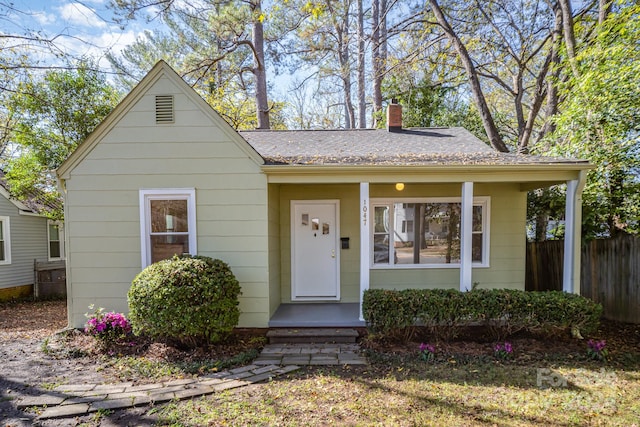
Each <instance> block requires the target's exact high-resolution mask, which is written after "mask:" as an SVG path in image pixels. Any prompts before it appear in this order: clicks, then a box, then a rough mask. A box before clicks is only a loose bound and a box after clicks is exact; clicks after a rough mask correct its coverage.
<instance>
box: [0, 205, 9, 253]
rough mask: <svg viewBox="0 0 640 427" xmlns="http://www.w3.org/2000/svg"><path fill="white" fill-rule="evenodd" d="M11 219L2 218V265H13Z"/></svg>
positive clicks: (0, 248)
mask: <svg viewBox="0 0 640 427" xmlns="http://www.w3.org/2000/svg"><path fill="white" fill-rule="evenodd" d="M9 229H10V227H9V217H8V216H0V265H1V264H11V238H10V232H9Z"/></svg>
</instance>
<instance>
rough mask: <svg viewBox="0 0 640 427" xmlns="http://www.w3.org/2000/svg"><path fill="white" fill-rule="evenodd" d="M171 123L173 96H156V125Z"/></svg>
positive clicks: (172, 118) (172, 119)
mask: <svg viewBox="0 0 640 427" xmlns="http://www.w3.org/2000/svg"><path fill="white" fill-rule="evenodd" d="M173 121H174V117H173V95H156V123H173Z"/></svg>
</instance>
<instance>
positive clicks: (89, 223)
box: [65, 77, 269, 327]
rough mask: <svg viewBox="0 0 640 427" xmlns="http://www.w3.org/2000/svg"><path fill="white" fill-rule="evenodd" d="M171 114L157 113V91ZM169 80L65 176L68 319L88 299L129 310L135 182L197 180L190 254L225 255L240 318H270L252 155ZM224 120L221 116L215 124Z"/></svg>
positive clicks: (134, 263) (260, 201)
mask: <svg viewBox="0 0 640 427" xmlns="http://www.w3.org/2000/svg"><path fill="white" fill-rule="evenodd" d="M160 94H162V95H167V94H171V95H174V105H175V122H174V123H173V124H156V123H155V98H154V96H155V95H160ZM219 126H220V124H219V122H216V121H214V120H212V119H211V118H210V117H209V116H208V115H207V114H205V112H203V111H202V109H201V106H200V105H199V104H197V103H195V102H193V100H192V99H191V98H190V97H189V96H187V95H186V94H185V93H184V92H183V89H182V88H179V87H178V86H176V85H175V84H174V82H173V80H171V79H169V78H167V77H161V78H160V79H158V80H157V81H156V82H155V83H154V85H153V86H151V87H150V89H149V90H148V91H147V92H146V93H145V94H144V95H143V96H142V97H141V98H140V99H139V100H138V101H137V102H136V103H135V104H133V105H132V106H131V109H130V110H129V111H128V113H127V114H126V115H125V116H123V118H122V119H121V120H120V121H119V122H118V123H116V124H115V125H114V127H112V128H111V130H110V131H109V132H108V133H107V134H106V135H104V136H103V138H102V139H101V140H100V141H99V142H98V144H97V145H96V146H95V147H94V148H93V149H92V150H91V151H90V152H89V153H88V154H87V155H86V157H85V158H84V159H83V160H82V161H81V162H80V163H79V164H78V165H77V166H76V167H75V168H74V169H73V170H72V171H71V173H70V176H69V178H68V179H67V180H66V189H67V197H66V208H65V209H66V217H67V228H66V232H67V239H68V242H67V254H68V258H67V263H68V265H69V268H68V280H69V282H70V285H69V286H70V289H69V291H70V292H69V298H70V308H71V310H70V324H71V326H74V327H81V326H82V325H83V324H84V322H85V320H86V319H85V317H84V313H85V312H86V311H87V307H88V306H89V305H90V304H95V305H96V306H100V307H104V308H105V309H107V310H115V311H120V312H125V313H126V312H127V311H128V306H127V292H128V290H129V288H130V285H131V281H132V280H133V278H134V277H135V275H136V274H138V273H139V272H140V270H141V253H140V251H141V247H140V219H139V218H140V213H139V212H140V211H139V209H140V207H139V190H140V189H150V188H195V190H196V228H197V244H198V249H197V251H198V254H199V255H205V256H210V257H214V258H220V259H221V260H223V261H225V262H227V263H228V264H229V265H230V267H231V269H232V271H233V272H234V274H235V275H236V277H237V278H238V280H239V281H240V284H241V287H242V296H241V298H240V310H241V316H240V323H239V326H240V327H246V326H251V327H256V326H266V325H267V322H268V318H269V287H268V280H269V272H268V270H269V254H268V249H267V248H268V223H267V188H266V187H267V184H266V177H265V176H264V175H263V173H262V172H261V170H260V167H259V165H258V164H257V163H256V162H255V161H254V160H253V159H252V158H250V157H249V156H248V155H247V154H246V152H245V151H244V150H242V149H241V148H240V147H239V146H238V145H237V143H236V142H235V141H234V140H233V138H232V137H231V136H230V135H229V133H228V132H229V131H228V130H227V131H225V130H223V129H222V128H221V127H219ZM222 126H224V125H222Z"/></svg>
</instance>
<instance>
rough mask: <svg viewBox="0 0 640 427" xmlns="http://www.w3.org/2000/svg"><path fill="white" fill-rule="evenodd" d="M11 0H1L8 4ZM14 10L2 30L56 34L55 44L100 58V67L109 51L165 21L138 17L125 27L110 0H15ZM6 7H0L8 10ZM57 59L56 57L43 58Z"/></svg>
mask: <svg viewBox="0 0 640 427" xmlns="http://www.w3.org/2000/svg"><path fill="white" fill-rule="evenodd" d="M6 3H9V1H8V0H7V1H2V2H0V5H3V6H4V5H5V4H6ZM11 3H13V6H14V11H11V12H9V14H8V16H5V17H3V18H4V20H3V21H2V22H1V25H2V27H4V28H0V31H4V32H8V33H14V34H23V33H24V30H25V29H27V30H30V31H32V32H39V33H42V34H43V35H44V36H45V37H49V38H50V37H56V38H55V44H56V46H57V47H58V48H60V49H61V50H63V51H64V52H65V53H70V54H72V55H74V56H90V57H93V58H97V59H98V60H99V64H100V66H101V68H103V69H108V68H109V62H108V61H107V60H106V58H105V56H104V55H105V52H106V51H109V50H110V51H113V52H116V53H117V52H119V51H120V50H122V49H123V48H124V47H126V46H127V45H129V44H131V43H133V42H134V41H135V40H136V39H137V38H138V37H140V36H142V35H143V33H144V31H145V30H152V31H154V30H155V31H157V30H158V29H160V28H161V26H162V23H161V22H159V20H158V19H156V20H154V21H152V22H150V23H149V22H146V20H145V19H139V20H137V21H134V22H128V23H126V25H125V26H124V28H123V27H122V26H121V25H119V24H117V23H116V22H115V21H114V19H113V16H114V15H113V12H112V11H110V10H108V9H107V7H106V5H107V3H108V0H81V1H73V0H12V1H11ZM5 10H6V8H4V7H2V8H0V11H2V12H5ZM42 59H43V61H47V62H48V61H55V59H54V58H42Z"/></svg>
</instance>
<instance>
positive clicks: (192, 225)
mask: <svg viewBox="0 0 640 427" xmlns="http://www.w3.org/2000/svg"><path fill="white" fill-rule="evenodd" d="M140 234H141V236H142V237H141V238H142V240H141V248H142V267H143V268H144V267H146V266H147V265H149V264H153V263H154V262H158V261H161V260H163V259H168V258H171V257H173V256H174V255H182V254H192V255H195V254H196V252H197V244H196V194H195V189H193V188H187V189H152V190H144V189H143V190H140Z"/></svg>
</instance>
